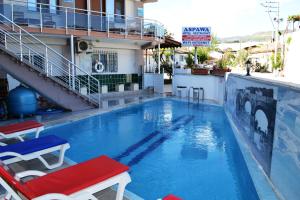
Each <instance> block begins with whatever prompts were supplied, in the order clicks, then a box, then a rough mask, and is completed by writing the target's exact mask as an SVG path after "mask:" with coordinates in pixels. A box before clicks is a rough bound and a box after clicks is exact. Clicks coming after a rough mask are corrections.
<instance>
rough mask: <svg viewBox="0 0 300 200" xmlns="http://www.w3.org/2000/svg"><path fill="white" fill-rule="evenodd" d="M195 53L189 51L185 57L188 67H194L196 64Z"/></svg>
mask: <svg viewBox="0 0 300 200" xmlns="http://www.w3.org/2000/svg"><path fill="white" fill-rule="evenodd" d="M193 57H194V56H193V54H192V53H189V54H188V56H187V57H186V58H185V62H186V67H188V68H193V66H194V58H193Z"/></svg>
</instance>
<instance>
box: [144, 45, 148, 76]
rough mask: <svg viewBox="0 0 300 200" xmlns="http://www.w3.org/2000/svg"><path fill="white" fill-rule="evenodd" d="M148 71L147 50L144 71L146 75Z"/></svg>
mask: <svg viewBox="0 0 300 200" xmlns="http://www.w3.org/2000/svg"><path fill="white" fill-rule="evenodd" d="M147 71H148V49H146V66H145V69H144V73H147Z"/></svg>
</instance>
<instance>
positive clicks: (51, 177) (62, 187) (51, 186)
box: [24, 156, 129, 198]
mask: <svg viewBox="0 0 300 200" xmlns="http://www.w3.org/2000/svg"><path fill="white" fill-rule="evenodd" d="M128 169H129V168H128V167H127V166H126V165H123V164H121V163H119V162H117V161H115V160H113V159H111V158H109V157H107V156H100V157H98V158H95V159H92V160H89V161H86V162H83V163H80V164H77V165H74V166H71V167H68V168H65V169H62V170H59V171H56V172H53V173H50V174H47V175H45V176H42V177H39V178H36V179H32V180H30V181H28V182H26V183H24V186H25V187H26V189H27V190H29V191H30V194H29V196H30V197H31V198H35V197H38V196H41V195H44V194H48V193H60V194H65V195H70V194H72V193H75V192H78V191H80V190H82V189H84V188H87V187H89V186H92V185H94V184H97V183H100V182H102V181H104V180H106V179H109V178H111V177H113V176H116V175H118V174H121V173H123V172H125V171H127V170H128Z"/></svg>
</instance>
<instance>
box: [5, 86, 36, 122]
mask: <svg viewBox="0 0 300 200" xmlns="http://www.w3.org/2000/svg"><path fill="white" fill-rule="evenodd" d="M7 102H8V111H9V114H10V115H13V116H17V115H18V116H21V117H23V115H28V114H34V113H35V112H36V110H37V100H36V95H35V92H34V91H32V90H31V89H29V88H25V87H23V86H21V85H20V86H18V87H16V88H15V89H13V90H11V91H10V92H9V94H8V101H7Z"/></svg>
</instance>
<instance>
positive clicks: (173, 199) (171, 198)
mask: <svg viewBox="0 0 300 200" xmlns="http://www.w3.org/2000/svg"><path fill="white" fill-rule="evenodd" d="M163 200H182V199H181V198H179V197H176V196H175V195H173V194H169V195H168V196H166V197H164V198H163Z"/></svg>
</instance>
